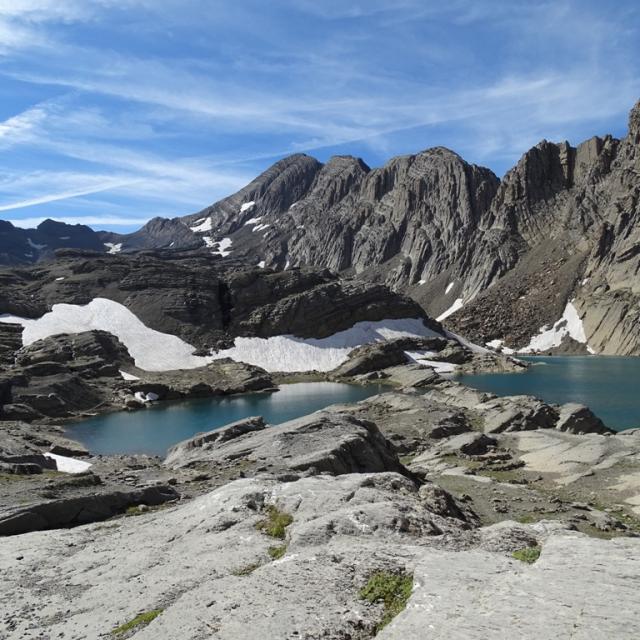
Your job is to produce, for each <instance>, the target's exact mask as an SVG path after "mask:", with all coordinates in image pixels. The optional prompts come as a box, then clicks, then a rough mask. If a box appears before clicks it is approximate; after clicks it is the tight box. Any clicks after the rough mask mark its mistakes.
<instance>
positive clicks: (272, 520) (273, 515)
mask: <svg viewBox="0 0 640 640" xmlns="http://www.w3.org/2000/svg"><path fill="white" fill-rule="evenodd" d="M292 522H293V518H292V517H291V516H290V515H289V514H288V513H286V512H284V511H280V510H279V509H278V507H276V506H274V505H271V506H270V507H269V508H268V509H267V517H266V518H265V519H264V520H260V522H258V523H257V524H256V529H258V530H259V531H262V532H263V533H266V534H267V535H268V536H271V537H272V538H279V539H280V540H284V537H285V534H286V528H287V527H288V526H289V525H290V524H291V523H292Z"/></svg>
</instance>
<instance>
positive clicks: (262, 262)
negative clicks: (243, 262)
mask: <svg viewBox="0 0 640 640" xmlns="http://www.w3.org/2000/svg"><path fill="white" fill-rule="evenodd" d="M265 264H266V263H265V261H264V260H260V262H258V266H259V267H260V268H261V269H264V265H265Z"/></svg>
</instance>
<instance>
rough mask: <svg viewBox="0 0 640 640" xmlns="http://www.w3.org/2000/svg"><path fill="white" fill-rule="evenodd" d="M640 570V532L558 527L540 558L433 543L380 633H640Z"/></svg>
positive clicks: (414, 639) (545, 636) (537, 637)
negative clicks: (631, 535) (616, 534)
mask: <svg viewBox="0 0 640 640" xmlns="http://www.w3.org/2000/svg"><path fill="white" fill-rule="evenodd" d="M638 576H640V540H637V539H628V538H627V539H622V538H618V539H614V540H608V541H603V540H594V539H592V538H588V537H586V536H583V535H580V534H570V533H560V534H555V535H552V536H551V537H549V538H548V539H547V540H546V541H545V543H544V544H543V546H542V554H541V556H540V559H539V560H538V561H537V562H535V563H534V564H532V565H527V564H525V563H523V562H520V561H519V560H516V559H513V558H511V559H509V558H508V557H504V556H502V555H498V554H495V553H488V552H486V551H479V550H473V551H461V552H449V551H436V550H427V551H425V554H424V556H423V558H422V560H421V561H420V563H419V564H418V566H417V568H416V571H415V573H414V591H413V594H412V596H411V598H410V600H409V602H408V605H407V608H406V610H405V611H404V612H403V613H401V614H400V615H399V616H398V617H397V618H395V620H393V622H392V623H391V624H390V625H389V626H388V627H387V628H385V629H384V630H383V631H382V632H381V633H380V634H378V636H377V637H378V638H381V639H382V640H422V639H423V638H424V637H425V629H428V630H429V632H428V633H429V638H433V639H434V640H435V639H443V640H444V639H445V638H451V639H453V640H476V639H477V640H485V639H486V638H492V639H496V640H511V639H512V638H519V639H521V640H553V639H556V638H572V639H576V640H608V639H609V638H621V639H622V638H634V637H636V636H637V635H638V634H639V633H640V622H639V621H638V618H637V616H636V615H635V610H636V605H635V599H636V592H637V589H638V588H639V587H640V578H639V577H638ZM605 584H606V585H607V588H606V589H603V585H605ZM452 621H455V623H452Z"/></svg>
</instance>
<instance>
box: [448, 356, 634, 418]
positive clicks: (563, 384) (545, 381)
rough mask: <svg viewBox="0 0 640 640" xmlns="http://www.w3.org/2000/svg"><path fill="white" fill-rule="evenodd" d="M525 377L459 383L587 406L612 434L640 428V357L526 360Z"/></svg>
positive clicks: (480, 376)
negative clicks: (617, 431) (527, 364)
mask: <svg viewBox="0 0 640 640" xmlns="http://www.w3.org/2000/svg"><path fill="white" fill-rule="evenodd" d="M522 360H527V361H528V362H530V363H532V364H533V366H531V367H529V369H528V370H527V371H524V372H521V373H486V374H478V375H465V376H459V377H457V378H456V380H458V381H459V382H462V383H463V384H466V385H469V386H470V387H474V388H476V389H480V390H481V391H492V392H493V393H495V394H496V395H499V396H510V395H518V394H527V395H533V396H537V397H538V398H541V399H542V400H544V401H546V402H552V403H564V402H579V403H581V404H586V405H587V406H588V407H590V408H591V410H592V411H593V412H594V413H595V414H597V415H598V416H599V417H600V418H601V419H602V421H603V422H604V423H605V424H606V425H607V426H608V427H611V428H612V429H616V430H622V429H629V428H632V427H640V358H623V357H612V356H554V357H542V356H540V357H526V358H522Z"/></svg>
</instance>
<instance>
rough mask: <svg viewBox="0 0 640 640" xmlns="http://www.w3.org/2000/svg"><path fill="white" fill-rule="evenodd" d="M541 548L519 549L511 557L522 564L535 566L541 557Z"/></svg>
mask: <svg viewBox="0 0 640 640" xmlns="http://www.w3.org/2000/svg"><path fill="white" fill-rule="evenodd" d="M540 551H541V549H540V547H525V548H524V549H518V550H517V551H514V552H513V553H512V554H511V555H512V556H513V557H514V558H515V559H516V560H520V561H521V562H526V563H527V564H533V563H534V562H535V561H536V560H537V559H538V558H539V557H540Z"/></svg>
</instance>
